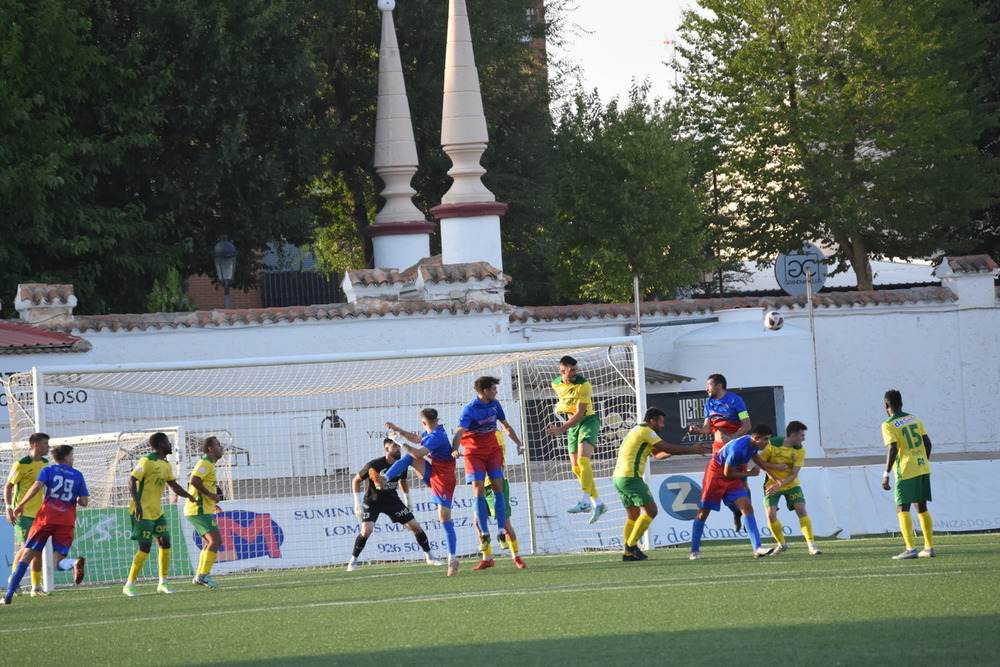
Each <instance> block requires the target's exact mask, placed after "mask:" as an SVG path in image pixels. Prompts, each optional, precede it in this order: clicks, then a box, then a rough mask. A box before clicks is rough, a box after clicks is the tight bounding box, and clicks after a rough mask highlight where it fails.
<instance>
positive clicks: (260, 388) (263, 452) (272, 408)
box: [5, 337, 645, 583]
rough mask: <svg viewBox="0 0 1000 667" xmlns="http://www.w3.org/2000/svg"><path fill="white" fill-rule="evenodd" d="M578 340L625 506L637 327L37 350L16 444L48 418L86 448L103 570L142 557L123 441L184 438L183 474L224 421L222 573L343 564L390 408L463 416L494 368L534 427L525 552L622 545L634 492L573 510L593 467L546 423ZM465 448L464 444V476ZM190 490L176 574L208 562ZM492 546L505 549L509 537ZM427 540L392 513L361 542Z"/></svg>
mask: <svg viewBox="0 0 1000 667" xmlns="http://www.w3.org/2000/svg"><path fill="white" fill-rule="evenodd" d="M564 355H570V356H572V357H574V358H576V359H577V362H578V370H579V373H580V375H582V376H583V377H585V378H587V379H588V380H590V382H591V383H592V385H593V390H594V391H593V394H594V404H595V408H596V410H597V413H598V415H599V416H600V418H601V421H602V428H601V432H600V438H599V442H598V443H597V449H596V451H595V454H594V456H593V460H592V464H593V469H594V476H595V480H596V482H597V485H598V490H599V493H600V495H601V497H602V499H603V500H604V501H605V502H606V503H607V504H608V507H609V508H618V505H619V503H617V501H616V500H615V499H616V492H615V490H614V489H613V487H612V484H611V473H612V470H613V467H614V462H615V455H616V452H617V448H618V445H619V444H620V442H621V440H622V438H623V437H624V435H625V433H627V431H628V429H629V428H631V427H632V426H633V425H634V424H635V423H636V421H637V420H638V419H639V418H640V417H641V414H640V412H641V410H642V409H643V408H644V401H645V381H644V372H643V361H642V342H641V339H640V338H638V337H621V338H602V339H595V340H583V341H557V342H551V343H533V344H524V345H508V346H494V347H479V348H450V349H427V350H413V351H396V352H386V353H377V352H373V353H363V354H340V355H322V356H309V357H282V358H269V359H257V360H219V361H202V362H196V363H191V362H186V363H185V362H181V363H176V364H171V363H156V364H118V365H107V366H96V365H95V366H74V367H51V368H34V369H32V371H31V372H28V373H22V374H18V375H14V376H11V377H10V378H9V380H8V382H7V383H6V384H5V390H6V392H7V397H8V408H9V411H10V417H11V440H12V454H13V458H14V460H16V458H17V457H18V456H23V455H25V453H27V451H28V445H27V443H28V437H29V435H30V434H31V433H33V432H36V431H40V430H44V432H46V433H49V434H50V435H51V436H52V438H53V439H52V441H51V443H52V444H53V445H54V444H58V443H60V442H63V441H65V442H67V443H70V442H72V443H76V444H75V446H76V447H77V450H76V457H77V459H76V463H77V467H80V468H81V470H83V472H84V474H85V477H86V479H87V484H88V487H89V488H90V491H91V503H90V505H89V507H87V508H86V509H81V510H80V511H79V512H78V520H77V531H76V535H77V537H76V541H75V543H74V547H73V553H72V554H71V556H77V555H79V556H85V557H87V559H88V560H87V564H88V581H116V580H120V579H122V578H124V576H125V574H126V573H127V569H128V565H129V563H130V562H131V557H130V556H129V557H128V558H127V559H126V558H125V555H127V554H128V553H129V552H130V551H132V552H134V546H133V545H134V542H131V540H130V539H129V534H128V533H129V525H128V516H127V505H128V497H127V490H126V487H124V484H126V483H127V475H128V473H129V472H130V470H131V468H130V467H129V465H131V464H134V461H132V460H131V459H130V460H129V461H125V459H126V458H128V457H133V458H135V457H136V455H139V456H141V455H142V454H144V453H145V452H147V451H148V447H146V446H145V444H144V440H146V439H148V437H149V435H150V434H151V433H153V432H155V431H158V430H160V431H164V432H166V433H168V435H169V436H170V439H171V442H172V443H173V444H174V459H173V460H172V463H173V465H174V475H175V476H176V477H177V479H178V482H179V483H180V484H181V485H184V486H186V484H187V479H188V477H189V476H190V474H191V467H192V465H193V464H194V463H196V462H197V460H198V459H199V458H200V456H201V453H200V443H201V441H202V440H203V439H204V438H205V437H208V436H211V435H215V436H217V437H219V439H220V440H221V441H222V442H223V445H224V454H223V458H222V460H220V462H219V464H218V467H219V471H220V479H221V480H223V483H224V491H223V492H224V495H225V500H224V502H222V503H220V510H221V512H220V513H219V514H218V516H217V518H218V521H219V527H220V533H221V535H222V549H221V550H220V552H219V557H218V560H217V564H216V566H215V568H214V570H213V571H214V572H215V573H219V574H223V573H226V572H236V571H240V570H247V569H271V568H298V567H319V566H330V565H338V564H342V563H344V562H346V561H347V560H348V559H349V558H350V557H351V553H352V548H353V546H354V543H355V540H356V538H357V536H358V534H359V532H360V526H359V525H358V521H357V518H356V517H355V516H354V511H353V497H352V495H351V481H352V479H353V478H354V476H355V474H356V473H357V472H358V471H359V470H360V469H361V468H362V467H363V466H364V465H365V463H367V462H368V461H370V460H372V459H375V458H378V457H380V456H382V455H383V454H384V450H383V447H382V442H383V439H384V438H385V437H386V436H387V435H388V434H387V432H386V429H385V426H384V424H385V422H389V421H391V422H395V423H397V424H400V425H401V426H403V427H405V428H407V429H408V430H411V431H414V432H420V431H421V430H422V429H421V428H420V417H419V412H420V410H421V409H422V408H424V407H433V408H436V409H437V410H438V413H439V415H440V421H441V423H442V425H443V426H444V427H445V429H446V431H448V432H449V434H453V433H454V431H455V428H456V427H457V422H458V419H459V416H460V413H461V410H462V408H463V406H464V405H465V404H467V403H468V402H469V401H471V400H472V399H474V398H475V391H474V389H473V382H474V380H475V379H476V378H477V377H480V376H483V375H491V376H495V377H498V378H500V381H501V382H500V387H499V389H500V391H499V396H498V400H499V401H500V403H501V405H503V407H504V410H505V413H506V416H507V420H508V422H509V423H510V424H511V425H512V426H514V427H515V429H516V430H517V431H518V434H519V435H520V436H521V439H522V441H523V442H524V444H525V453H524V455H523V456H519V455H518V454H517V452H516V450H515V448H514V447H512V446H510V447H508V452H507V459H506V476H507V479H508V481H509V483H510V486H511V494H510V496H511V497H510V502H511V505H512V516H511V522H512V524H513V527H514V529H515V531H516V532H517V534H518V538H519V541H520V543H521V550H522V554H525V553H561V552H571V551H586V550H598V549H612V548H619V547H620V544H621V524H622V517H621V511H620V509H615V511H610V512H608V514H606V515H605V516H604V517H602V518H600V519H599V520H598V521H596V522H595V523H593V524H590V523H588V520H589V518H590V515H589V513H588V514H567V513H566V509H567V508H568V507H570V506H571V505H573V504H574V503H575V502H576V501H577V500H578V499H579V496H580V494H581V491H580V487H579V483H578V481H577V480H576V477H575V476H574V474H573V472H572V470H571V468H570V464H569V460H568V456H567V448H566V439H565V436H561V437H557V438H553V437H551V436H548V435H547V434H546V431H545V429H546V427H547V426H549V425H550V424H552V423H553V422H554V421H555V418H554V415H553V407H554V405H555V403H556V395H555V392H554V391H553V390H552V387H551V383H552V380H553V378H555V377H556V376H558V375H559V368H558V361H559V359H560V358H561V357H562V356H564ZM41 427H44V429H43V428H41ZM81 464H85V465H86V467H85V468H83V467H81ZM461 465H462V461H461V460H460V461H459V466H460V471H459V479H460V480H462V479H464V474H462V472H461ZM125 468H128V470H125ZM409 483H410V496H409V497H410V504H411V509H412V510H413V512H414V516H415V517H416V519H417V521H418V522H419V523H420V524H421V525H422V527H423V528H424V530H425V531H426V533H427V536H428V538H429V540H430V542H431V544H432V547H433V551H434V553H435V555H437V556H439V557H440V556H442V555H443V553H444V551H445V547H444V532H443V529H442V527H441V525H440V522H439V521H438V518H437V512H436V506H435V505H434V504H433V502H432V501H431V494H430V489H428V488H425V487H424V486H423V484H422V483H420V482H419V481H418V480H417V479H416V476H415V474H414V473H413V472H411V473H410V474H409ZM363 484H367V481H364V482H363ZM455 498H456V500H455V506H454V509H453V516H454V521H455V526H456V530H457V532H458V536H459V549H458V552H459V554H460V555H462V556H472V555H475V553H476V547H477V544H478V539H477V537H476V534H475V531H474V528H473V516H474V508H475V503H474V499H473V494H472V490H471V487H466V488H463V487H462V486H460V488H458V489H457V490H456V494H455ZM178 500H179V499H177V498H175V497H174V496H173V494H172V493H167V494H165V496H164V508H165V511H166V512H167V514H168V521H169V522H170V525H171V541H172V556H173V558H172V566H171V575H178V576H180V575H190V574H191V572H192V571H193V568H194V567H196V565H197V560H198V551H199V549H200V546H201V541H200V537H197V535H196V533H195V532H194V531H193V530H192V528H191V526H190V524H188V523H187V522H186V521H185V520H184V519H183V516H182V513H183V512H182V508H183V505H182V504H181V503H180V502H177V501H178ZM491 532H493V533H494V534H495V528H494V529H492V530H491ZM495 554H496V556H497V557H502V556H503V555H504V552H502V551H500V550H499V549H495ZM422 556H423V552H422V551H421V550H420V548H419V547H418V546H417V544H416V542H415V540H414V539H413V535H412V534H411V533H410V531H408V530H407V529H406V528H405V527H403V526H401V525H396V524H392V523H391V521H389V520H388V518H387V517H380V518H379V521H378V522H377V523H376V526H375V533H374V534H373V535H372V537H371V538H370V539H369V541H368V543H367V545H366V546H365V549H364V552H363V553H362V556H361V560H362V561H365V560H368V561H407V560H418V559H421V558H422ZM150 560H151V561H154V565H152V566H150V565H148V564H147V566H146V571H145V572H144V575H146V576H155V574H156V573H155V559H150ZM123 561H124V562H123ZM91 572H93V573H94V575H93V577H92V576H91V575H90V573H91ZM57 583H61V581H60V580H59V579H58V578H57Z"/></svg>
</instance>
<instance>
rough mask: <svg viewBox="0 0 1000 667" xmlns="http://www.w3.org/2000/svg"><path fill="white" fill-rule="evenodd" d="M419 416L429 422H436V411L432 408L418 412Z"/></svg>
mask: <svg viewBox="0 0 1000 667" xmlns="http://www.w3.org/2000/svg"><path fill="white" fill-rule="evenodd" d="M420 416H421V417H423V418H424V419H426V420H427V421H429V422H437V420H438V411H437V410H435V409H434V408H424V409H423V410H421V411H420Z"/></svg>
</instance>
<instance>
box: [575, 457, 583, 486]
mask: <svg viewBox="0 0 1000 667" xmlns="http://www.w3.org/2000/svg"><path fill="white" fill-rule="evenodd" d="M580 474H581V473H580V464H579V463H577V464H576V465H574V466H573V475H575V476H576V479H577V480H578V481H579V482H580V486H581V487H582V486H583V478H581V477H580Z"/></svg>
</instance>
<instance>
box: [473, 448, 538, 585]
mask: <svg viewBox="0 0 1000 667" xmlns="http://www.w3.org/2000/svg"><path fill="white" fill-rule="evenodd" d="M496 434H497V443H499V445H500V451H501V452H503V464H504V466H506V465H507V442H506V438H504V435H503V431H497V432H496ZM517 453H518V454H524V449H523V448H521V447H518V450H517ZM471 482H472V480H471V479H467V480H466V483H471ZM500 488H501V489H502V490H503V493H502V494H501V497H502V498H504V499H505V501H506V503H507V506H506V510H507V521H506V523H504V530H503V532H501V533H499V534H498V535H497V543H498V544H499V545H500V548H501V549H510V555H511V558H512V559H513V560H514V565H516V566H517V567H518V569H519V570H523V569H524V568H526V567H528V564H527V563H525V562H524V560H523V559H522V558H521V556H520V555H518V550H519V546H518V543H517V533H516V532H515V531H514V526H513V524H511V522H510V513H511V509H510V484H508V483H507V478H506V477H505V478H504V479H503V483H502V484H501V485H500ZM486 506H487V507H488V508H489V512H490V516H491V517H493V518H494V519H496V514H497V499H496V495H494V493H493V482H492V480H491V481H490V483H489V484H487V485H486ZM476 531H477V532H478V533H479V546H480V547H482V545H483V530H482V528H480V527H479V520H478V519H477V520H476ZM486 544H487V545H489V546H487V548H486V549H485V550H483V549H480V551H481V552H482V554H483V556H482V558H481V559H480V561H479V564H478V565H476V566H475V567H474V568H472V569H473V570H485V569H486V568H488V567H493V545H492V542H490V541H489V540H486Z"/></svg>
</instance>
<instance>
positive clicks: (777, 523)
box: [767, 518, 785, 544]
mask: <svg viewBox="0 0 1000 667" xmlns="http://www.w3.org/2000/svg"><path fill="white" fill-rule="evenodd" d="M767 527H768V528H770V529H771V535H773V536H774V539H775V541H777V543H778V544H784V543H785V529H784V527H782V525H781V520H780V519H777V518H775V520H774V521H768V522H767Z"/></svg>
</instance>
